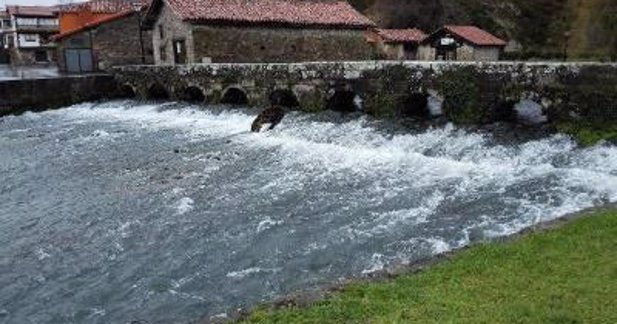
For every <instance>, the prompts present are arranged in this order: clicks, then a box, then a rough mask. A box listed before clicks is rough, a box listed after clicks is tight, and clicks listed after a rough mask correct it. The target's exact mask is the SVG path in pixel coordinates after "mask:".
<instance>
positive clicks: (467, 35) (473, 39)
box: [444, 25, 506, 46]
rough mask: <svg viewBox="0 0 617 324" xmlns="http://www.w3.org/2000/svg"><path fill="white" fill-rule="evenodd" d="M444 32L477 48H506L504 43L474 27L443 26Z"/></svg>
mask: <svg viewBox="0 0 617 324" xmlns="http://www.w3.org/2000/svg"><path fill="white" fill-rule="evenodd" d="M444 29H445V30H447V31H449V32H450V33H452V34H455V35H457V36H459V37H461V38H463V39H465V40H467V41H469V42H470V43H472V44H475V45H478V46H506V42H505V41H504V40H502V39H500V38H497V37H496V36H494V35H493V34H491V33H489V32H487V31H485V30H483V29H480V28H478V27H476V26H452V25H449V26H445V27H444Z"/></svg>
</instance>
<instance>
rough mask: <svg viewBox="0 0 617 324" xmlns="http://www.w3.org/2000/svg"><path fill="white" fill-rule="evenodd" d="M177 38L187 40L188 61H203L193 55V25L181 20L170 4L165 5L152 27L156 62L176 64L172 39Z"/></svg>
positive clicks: (158, 63)
mask: <svg viewBox="0 0 617 324" xmlns="http://www.w3.org/2000/svg"><path fill="white" fill-rule="evenodd" d="M161 30H162V36H163V37H162V38H161ZM177 39H184V40H185V41H186V47H187V61H188V62H187V63H201V62H200V61H199V62H198V61H196V60H195V56H194V55H193V53H194V49H193V34H192V29H191V26H190V25H189V24H187V23H185V22H183V21H182V20H180V18H179V17H178V16H176V14H175V13H173V11H171V10H170V9H169V7H168V6H166V5H164V6H162V8H161V12H160V13H159V16H158V19H157V21H156V23H155V24H154V26H153V29H152V48H153V50H154V63H155V64H157V65H167V64H174V53H173V48H172V46H173V44H172V41H173V40H177Z"/></svg>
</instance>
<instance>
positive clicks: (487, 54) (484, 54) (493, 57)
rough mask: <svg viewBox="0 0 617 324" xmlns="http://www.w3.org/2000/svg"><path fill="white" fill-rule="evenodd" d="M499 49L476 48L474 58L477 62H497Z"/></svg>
mask: <svg viewBox="0 0 617 324" xmlns="http://www.w3.org/2000/svg"><path fill="white" fill-rule="evenodd" d="M500 53H501V49H500V48H499V47H488V46H487V47H476V48H475V49H474V58H475V60H477V61H485V62H491V61H499V54H500Z"/></svg>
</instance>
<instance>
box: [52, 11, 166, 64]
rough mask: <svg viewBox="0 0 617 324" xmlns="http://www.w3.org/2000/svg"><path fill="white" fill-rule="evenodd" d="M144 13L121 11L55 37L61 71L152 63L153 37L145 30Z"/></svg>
mask: <svg viewBox="0 0 617 324" xmlns="http://www.w3.org/2000/svg"><path fill="white" fill-rule="evenodd" d="M142 13H143V10H141V11H140V10H137V11H134V10H127V11H123V12H119V13H116V14H114V15H110V16H106V17H103V18H101V19H98V20H94V21H91V22H90V23H87V24H86V25H84V26H81V27H79V28H76V29H73V30H69V31H67V32H64V33H61V34H58V35H57V36H55V37H54V39H55V41H56V43H57V46H58V66H59V68H60V70H61V71H64V72H69V73H81V72H92V71H100V70H106V69H108V68H110V67H113V66H118V65H127V64H152V63H153V62H154V61H153V59H152V42H151V39H152V35H151V33H150V32H149V31H145V30H143V28H142V25H141V17H142Z"/></svg>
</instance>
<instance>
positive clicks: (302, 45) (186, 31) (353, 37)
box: [145, 0, 374, 65]
mask: <svg viewBox="0 0 617 324" xmlns="http://www.w3.org/2000/svg"><path fill="white" fill-rule="evenodd" d="M145 22H146V24H148V25H149V26H151V28H152V31H153V32H152V34H153V37H152V42H153V48H154V60H155V62H156V64H159V65H165V64H192V63H208V62H214V63H219V62H238V63H250V62H300V61H326V60H365V59H369V58H370V57H371V53H372V49H371V46H370V45H369V44H368V43H367V42H366V41H365V32H366V30H367V29H368V28H370V27H372V26H374V23H373V22H372V21H371V20H370V19H368V18H366V17H365V16H363V15H362V14H360V13H359V12H357V11H356V10H355V9H354V8H353V7H352V6H351V5H350V4H349V3H348V2H347V1H341V0H310V1H306V0H252V1H239V0H173V1H169V0H154V1H153V3H152V5H151V7H150V10H149V12H148V14H147V18H146V21H145Z"/></svg>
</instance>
